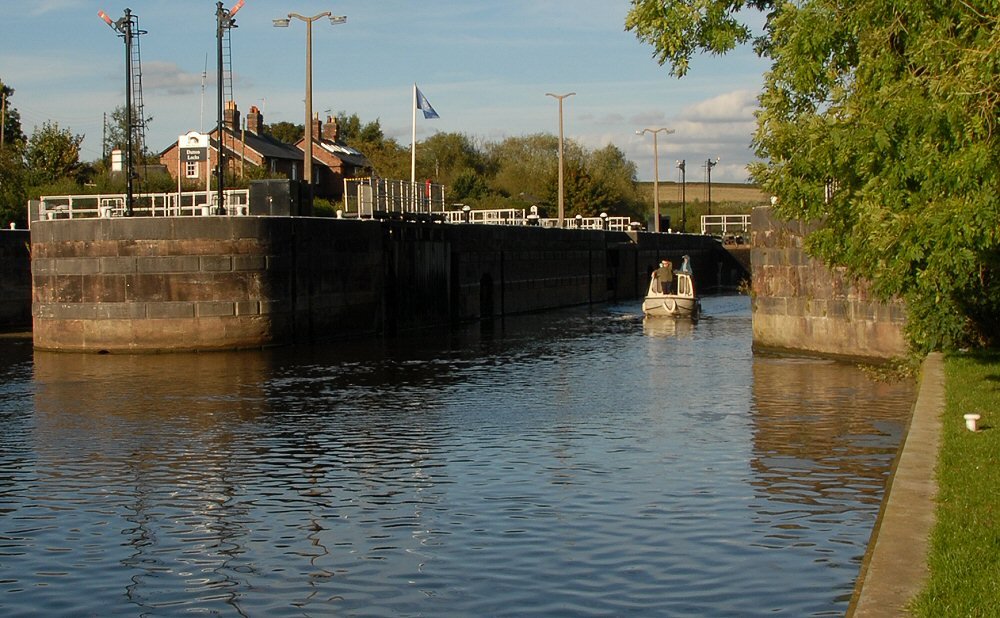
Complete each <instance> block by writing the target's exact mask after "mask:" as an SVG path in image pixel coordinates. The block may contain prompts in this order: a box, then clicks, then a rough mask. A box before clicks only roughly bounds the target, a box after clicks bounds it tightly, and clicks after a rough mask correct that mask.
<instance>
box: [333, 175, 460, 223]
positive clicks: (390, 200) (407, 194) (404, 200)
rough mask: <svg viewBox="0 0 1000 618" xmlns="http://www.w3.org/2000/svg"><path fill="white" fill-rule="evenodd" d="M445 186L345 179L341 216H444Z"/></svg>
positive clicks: (381, 179) (405, 181)
mask: <svg viewBox="0 0 1000 618" xmlns="http://www.w3.org/2000/svg"><path fill="white" fill-rule="evenodd" d="M444 197H445V186H444V185H439V184H434V183H430V182H410V181H408V180H387V179H385V178H345V179H344V212H345V213H346V214H348V215H349V216H358V217H373V216H374V215H375V213H377V212H387V213H414V214H420V213H426V214H431V213H435V212H438V213H440V212H444V209H445V201H444Z"/></svg>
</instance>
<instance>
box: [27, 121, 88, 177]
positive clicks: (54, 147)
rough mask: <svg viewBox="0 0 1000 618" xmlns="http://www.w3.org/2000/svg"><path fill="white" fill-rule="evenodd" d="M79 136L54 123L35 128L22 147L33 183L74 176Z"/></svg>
mask: <svg viewBox="0 0 1000 618" xmlns="http://www.w3.org/2000/svg"><path fill="white" fill-rule="evenodd" d="M82 142H83V135H73V133H71V132H70V131H69V130H68V129H60V128H59V124H58V123H56V122H46V123H45V124H43V125H42V128H41V129H38V128H36V129H35V131H34V133H32V134H31V138H29V139H28V145H27V147H26V149H25V161H26V162H27V165H28V172H29V174H31V176H32V177H33V178H34V179H35V182H36V184H42V183H46V182H52V181H55V180H61V179H65V178H74V179H75V175H76V172H77V171H78V170H79V169H80V144H81V143H82Z"/></svg>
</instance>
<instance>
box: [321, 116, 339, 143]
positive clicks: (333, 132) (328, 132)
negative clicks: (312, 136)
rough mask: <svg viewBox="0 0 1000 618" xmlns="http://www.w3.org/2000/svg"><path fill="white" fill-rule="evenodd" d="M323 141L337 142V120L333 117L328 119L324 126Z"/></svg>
mask: <svg viewBox="0 0 1000 618" xmlns="http://www.w3.org/2000/svg"><path fill="white" fill-rule="evenodd" d="M323 139H325V140H326V141H328V142H335V141H337V119H336V118H334V117H333V116H327V117H326V124H325V125H323Z"/></svg>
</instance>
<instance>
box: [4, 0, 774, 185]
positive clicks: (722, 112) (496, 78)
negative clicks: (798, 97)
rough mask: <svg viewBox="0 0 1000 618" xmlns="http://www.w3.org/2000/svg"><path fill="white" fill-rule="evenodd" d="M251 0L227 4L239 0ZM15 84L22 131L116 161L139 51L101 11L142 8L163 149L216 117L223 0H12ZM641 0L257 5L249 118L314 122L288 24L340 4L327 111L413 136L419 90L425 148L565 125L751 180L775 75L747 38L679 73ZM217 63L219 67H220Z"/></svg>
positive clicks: (322, 50) (317, 72)
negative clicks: (128, 77) (63, 136)
mask: <svg viewBox="0 0 1000 618" xmlns="http://www.w3.org/2000/svg"><path fill="white" fill-rule="evenodd" d="M236 1H237V0H226V2H225V3H224V6H225V7H226V8H230V7H232V6H234V5H235V4H236ZM2 3H3V7H4V8H5V9H6V10H5V24H4V28H3V31H4V35H3V37H2V39H0V80H3V82H4V83H6V84H7V85H8V86H10V87H12V88H14V90H15V92H14V96H13V97H11V99H10V101H9V104H10V105H11V106H12V107H13V108H15V109H17V110H18V112H19V113H20V115H21V125H22V129H23V130H24V132H25V134H27V135H29V136H30V135H31V133H32V132H33V130H34V128H35V127H41V126H42V124H43V123H45V122H55V123H57V124H58V125H59V128H60V129H68V130H70V131H72V132H73V133H74V134H82V135H84V136H85V139H84V142H83V146H82V153H81V158H82V159H83V160H86V161H92V160H96V159H98V158H100V156H101V139H102V137H101V136H102V127H103V117H104V114H108V115H109V116H110V114H111V112H112V111H113V110H114V109H115V108H116V107H119V106H124V104H125V45H124V43H123V40H122V39H121V38H120V37H119V36H118V34H117V33H116V32H115V31H113V30H112V29H111V28H110V27H109V26H108V25H107V24H106V23H105V22H104V21H102V20H101V19H100V18H99V17H98V11H100V10H103V11H105V12H106V13H107V14H108V15H109V16H110V17H111V18H112V19H113V20H116V19H118V18H120V17H122V16H123V15H124V13H125V9H126V8H129V9H131V11H132V13H133V14H134V15H136V16H138V19H139V26H140V28H141V29H142V30H145V31H146V34H144V35H141V36H140V38H139V44H140V51H141V58H142V84H143V102H144V104H145V115H146V116H147V117H152V122H151V123H150V124H149V126H148V129H147V134H146V142H147V147H148V148H149V149H150V150H151V151H154V152H159V151H161V150H163V149H165V148H166V147H168V146H169V145H171V144H173V143H175V142H176V141H177V139H178V136H179V135H182V134H184V133H187V132H188V131H191V130H205V131H208V130H211V129H212V128H213V127H214V126H215V124H216V116H217V111H216V110H217V94H216V81H217V80H216V62H217V60H216V57H217V51H216V49H217V47H216V34H215V33H216V17H215V10H216V2H214V1H211V0H131V1H128V0H118V2H117V3H115V0H2ZM630 6H631V3H630V1H629V0H504V1H503V2H501V1H499V0H475V1H470V0H419V1H418V0H287V1H286V0H245V4H244V6H243V7H242V8H240V10H239V11H238V12H237V14H236V16H235V18H236V25H237V27H236V28H235V29H233V30H232V31H231V33H230V34H231V48H232V69H233V74H234V79H233V91H234V98H235V100H236V105H237V107H238V108H239V109H240V111H241V112H242V113H243V114H244V115H245V113H246V111H247V110H249V108H250V106H251V105H256V106H257V107H258V108H260V109H261V111H262V112H263V114H264V122H265V123H275V122H280V121H288V122H294V123H296V124H301V123H302V122H303V121H304V118H305V82H306V80H305V65H306V62H305V49H306V34H307V27H306V24H305V22H302V21H298V20H293V21H292V22H291V24H290V25H289V27H288V28H275V27H273V25H272V20H274V19H277V18H282V17H286V16H287V14H288V13H291V12H294V13H298V14H300V15H304V16H313V15H317V14H319V13H322V12H325V11H330V12H332V13H333V14H334V15H346V16H347V22H346V23H344V24H340V25H331V24H330V22H329V21H327V20H318V21H316V22H314V23H313V26H312V48H313V61H312V64H313V97H312V98H313V112H314V113H317V114H319V115H320V117H321V118H323V119H325V118H326V116H327V115H331V116H333V115H336V114H337V113H339V112H346V113H347V114H357V115H358V116H359V118H360V119H361V120H362V122H370V121H374V120H378V121H379V122H380V123H381V126H382V129H383V132H384V133H385V134H386V136H388V137H393V138H395V139H396V140H397V141H398V142H399V143H400V144H402V145H404V146H407V147H408V146H409V145H410V142H411V132H412V126H413V120H412V118H413V116H412V111H411V110H412V88H413V84H414V83H416V84H417V85H418V86H419V88H420V91H421V92H422V93H423V94H424V95H425V96H426V97H427V99H428V100H429V101H430V103H431V104H432V105H433V106H434V109H435V110H436V111H437V113H438V114H439V115H440V118H437V119H424V118H423V116H422V115H418V119H417V122H416V130H417V141H418V144H419V141H420V140H422V139H425V138H426V137H428V136H430V135H433V134H434V133H436V132H449V133H463V134H465V135H468V136H469V137H471V138H472V139H473V140H475V141H476V142H477V143H483V142H491V141H500V140H503V139H504V138H507V137H516V136H522V135H530V134H534V133H550V134H553V135H558V133H559V103H558V101H557V100H556V99H555V98H553V97H549V96H546V93H553V94H560V95H561V94H567V93H570V92H574V93H576V94H575V95H573V96H571V97H568V98H566V99H564V100H563V132H564V135H565V137H566V138H567V139H572V140H574V141H576V142H578V143H580V144H581V145H583V146H584V147H586V148H588V149H597V148H602V147H604V146H607V145H608V144H613V145H615V146H616V147H618V148H619V149H621V150H622V151H623V152H624V153H625V155H626V157H627V158H628V159H629V160H631V161H633V162H635V164H636V166H637V171H638V177H639V179H640V180H652V179H653V175H654V152H653V150H654V149H653V137H652V135H651V134H650V133H646V134H645V135H636V132H637V131H641V130H642V129H646V128H650V129H655V128H661V127H665V128H668V129H671V130H673V131H674V133H672V134H667V133H665V132H664V133H660V134H659V135H658V138H657V146H658V148H657V150H658V155H659V157H658V158H659V179H660V180H661V181H671V180H679V171H678V170H677V169H676V163H677V161H678V160H681V159H683V160H685V161H686V166H687V180H688V181H689V182H703V181H704V180H705V175H706V174H705V167H706V166H705V162H706V160H708V159H712V160H715V159H716V158H718V159H719V162H718V164H717V165H716V166H715V167H714V168H713V169H712V181H713V182H746V181H748V179H749V175H748V172H747V170H746V166H747V164H748V163H749V162H750V161H752V160H753V153H752V150H751V147H750V140H751V135H752V133H753V129H754V118H753V113H754V110H755V109H756V106H757V103H756V100H757V95H758V93H759V91H760V88H761V84H762V81H763V73H764V71H765V70H766V69H767V65H766V63H765V61H763V60H760V59H758V58H756V57H755V56H754V54H753V53H752V52H751V51H750V50H748V49H739V50H736V51H734V52H732V53H731V54H729V55H727V56H725V57H721V58H717V57H711V56H699V57H697V58H695V59H694V60H693V62H692V65H691V71H690V73H689V74H688V75H687V76H686V77H684V78H681V79H678V78H676V77H672V76H671V75H670V74H669V70H668V68H667V67H665V66H660V65H659V64H657V62H656V60H655V59H654V57H653V49H652V48H651V47H650V46H649V45H647V44H645V43H642V42H640V41H639V40H638V39H637V38H636V37H635V35H634V33H632V32H628V31H626V30H625V26H624V24H625V16H626V14H627V12H628V10H629V8H630ZM206 67H207V68H206Z"/></svg>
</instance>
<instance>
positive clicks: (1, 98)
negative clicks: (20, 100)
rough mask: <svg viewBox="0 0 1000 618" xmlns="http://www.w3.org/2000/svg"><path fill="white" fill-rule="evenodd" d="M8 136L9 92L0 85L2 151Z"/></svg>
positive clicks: (0, 141)
mask: <svg viewBox="0 0 1000 618" xmlns="http://www.w3.org/2000/svg"><path fill="white" fill-rule="evenodd" d="M6 135H7V91H6V90H5V89H4V87H3V85H2V84H0V150H3V145H4V137H5V136H6Z"/></svg>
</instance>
